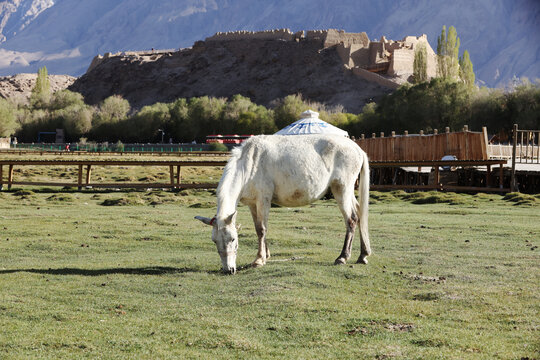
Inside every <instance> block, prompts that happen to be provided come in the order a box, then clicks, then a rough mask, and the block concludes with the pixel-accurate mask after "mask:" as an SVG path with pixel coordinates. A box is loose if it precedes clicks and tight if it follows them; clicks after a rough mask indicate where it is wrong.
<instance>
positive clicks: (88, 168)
mask: <svg viewBox="0 0 540 360" xmlns="http://www.w3.org/2000/svg"><path fill="white" fill-rule="evenodd" d="M91 173H92V165H87V166H86V186H88V184H90V175H91Z"/></svg>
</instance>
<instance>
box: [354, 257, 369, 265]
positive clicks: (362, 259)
mask: <svg viewBox="0 0 540 360" xmlns="http://www.w3.org/2000/svg"><path fill="white" fill-rule="evenodd" d="M356 263H357V264H367V263H368V261H367V257H366V256H363V255H360V257H359V258H358V260H357V261H356Z"/></svg>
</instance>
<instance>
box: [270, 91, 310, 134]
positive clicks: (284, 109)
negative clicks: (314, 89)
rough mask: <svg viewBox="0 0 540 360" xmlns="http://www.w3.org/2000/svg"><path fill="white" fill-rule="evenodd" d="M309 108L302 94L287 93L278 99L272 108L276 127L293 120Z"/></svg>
mask: <svg viewBox="0 0 540 360" xmlns="http://www.w3.org/2000/svg"><path fill="white" fill-rule="evenodd" d="M308 109H309V105H308V104H306V103H305V102H304V100H303V99H302V95H289V96H286V97H284V98H283V99H280V100H279V102H278V103H277V106H276V108H275V109H274V121H275V124H276V126H277V128H278V129H282V128H284V127H285V126H287V125H289V124H291V123H293V122H295V121H296V120H298V119H299V118H300V114H301V113H302V112H304V111H306V110H308Z"/></svg>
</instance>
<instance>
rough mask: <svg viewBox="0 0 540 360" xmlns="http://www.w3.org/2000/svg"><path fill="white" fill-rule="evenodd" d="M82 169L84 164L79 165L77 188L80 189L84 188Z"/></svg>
mask: <svg viewBox="0 0 540 360" xmlns="http://www.w3.org/2000/svg"><path fill="white" fill-rule="evenodd" d="M82 169H83V166H82V165H79V174H78V175H79V176H78V178H77V188H78V189H79V191H81V190H82Z"/></svg>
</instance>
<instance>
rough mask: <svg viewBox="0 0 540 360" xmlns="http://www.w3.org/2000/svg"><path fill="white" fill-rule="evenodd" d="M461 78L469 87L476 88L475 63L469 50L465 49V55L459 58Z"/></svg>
mask: <svg viewBox="0 0 540 360" xmlns="http://www.w3.org/2000/svg"><path fill="white" fill-rule="evenodd" d="M459 78H460V79H461V81H463V82H464V83H465V85H467V87H468V88H469V89H473V88H474V80H475V75H474V70H473V64H472V62H471V58H470V57H469V52H468V51H467V50H465V51H464V52H463V56H462V57H460V58H459Z"/></svg>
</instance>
